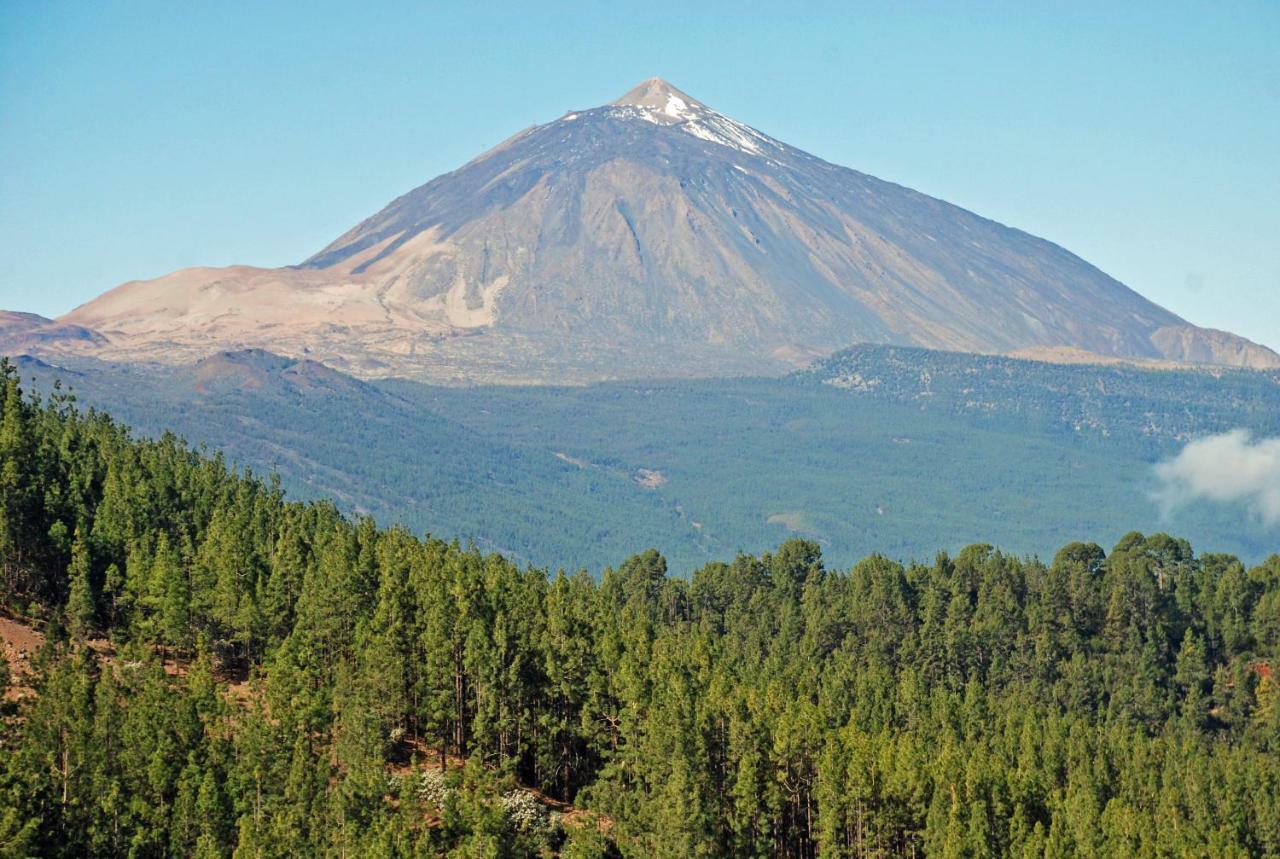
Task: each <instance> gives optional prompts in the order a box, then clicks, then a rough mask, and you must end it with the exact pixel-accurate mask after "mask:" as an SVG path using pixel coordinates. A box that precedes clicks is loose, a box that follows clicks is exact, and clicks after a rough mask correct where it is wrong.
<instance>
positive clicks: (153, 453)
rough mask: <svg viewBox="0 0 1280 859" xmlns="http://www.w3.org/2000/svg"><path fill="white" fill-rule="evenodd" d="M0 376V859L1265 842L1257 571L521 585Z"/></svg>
mask: <svg viewBox="0 0 1280 859" xmlns="http://www.w3.org/2000/svg"><path fill="white" fill-rule="evenodd" d="M0 367H2V369H0V383H2V384H3V392H2V397H0V401H2V403H3V412H2V413H0V605H2V606H3V609H4V610H5V612H6V613H8V614H9V615H10V616H11V617H12V618H15V619H18V620H21V621H22V622H23V623H24V624H26V625H28V626H35V627H39V628H40V629H42V630H43V631H44V633H45V634H46V637H47V641H46V643H45V645H44V646H43V648H41V650H40V651H39V652H38V653H37V654H35V655H34V656H33V658H32V660H31V664H30V665H29V666H27V665H21V666H19V665H14V666H5V667H0V682H3V683H4V684H5V685H6V686H14V687H18V686H21V687H23V688H14V689H11V690H10V694H8V695H6V696H5V701H6V702H7V703H6V704H5V705H4V706H5V710H4V712H3V714H2V715H3V720H4V721H3V727H2V729H0V731H2V733H0V855H2V856H27V855H35V856H66V857H72V856H89V855H92V856H171V855H172V856H200V857H212V856H232V855H234V856H237V857H255V856H286V855H289V856H296V855H301V856H311V855H333V856H418V855H421V856H437V855H457V856H539V855H563V856H574V857H589V856H610V855H621V856H627V857H633V856H634V857H650V856H659V857H688V856H789V857H808V856H817V855H821V856H894V855H917V856H919V855H926V856H943V857H962V856H990V855H1017V856H1054V857H1068V856H1117V857H1120V856H1136V855H1170V856H1173V855H1213V856H1268V855H1270V856H1274V855H1278V854H1280V685H1278V684H1277V676H1276V675H1275V674H1274V673H1273V672H1274V669H1275V668H1276V667H1277V666H1278V665H1280V556H1273V557H1271V558H1270V559H1269V560H1267V561H1266V562H1265V563H1262V564H1260V565H1258V566H1255V567H1253V568H1252V569H1249V568H1247V567H1246V566H1245V565H1244V564H1242V563H1240V562H1239V561H1238V560H1236V559H1235V558H1233V557H1230V556H1226V555H1219V554H1206V555H1200V556H1196V555H1195V554H1193V552H1192V550H1191V547H1190V546H1189V545H1188V544H1187V543H1186V542H1185V541H1181V540H1178V539H1174V538H1171V537H1168V536H1165V535H1162V534H1160V535H1155V536H1143V535H1141V534H1137V533H1134V534H1130V535H1128V536H1126V537H1124V538H1123V539H1122V540H1120V542H1119V543H1118V544H1117V545H1116V546H1115V547H1114V548H1113V549H1112V550H1111V552H1110V553H1109V554H1104V552H1103V550H1102V549H1100V548H1099V547H1098V546H1096V545H1092V544H1085V543H1075V544H1071V545H1068V546H1066V547H1064V548H1063V549H1062V550H1061V551H1059V552H1058V553H1057V555H1056V557H1055V558H1054V559H1053V561H1052V563H1050V564H1043V563H1041V562H1039V561H1036V560H1029V559H1023V558H1017V557H1013V556H1010V555H1007V554H1002V553H1000V552H998V551H996V550H994V549H992V548H991V547H989V546H985V545H977V546H971V547H969V548H967V549H964V550H963V551H960V552H958V553H956V554H955V555H954V557H951V556H947V555H939V556H938V557H937V558H936V560H935V561H934V562H932V563H924V564H911V565H905V566H904V565H903V564H901V563H898V562H895V561H891V560H888V559H886V558H885V557H882V556H872V557H869V558H866V559H865V560H862V561H861V562H859V563H857V564H856V565H854V566H852V568H851V569H848V570H847V571H846V570H838V569H829V568H828V567H827V566H826V565H825V564H824V562H823V558H822V555H821V552H820V549H819V546H818V545H817V544H816V543H814V542H811V541H806V540H791V541H789V542H786V543H784V544H782V545H781V546H780V547H779V548H778V549H777V550H776V551H771V552H768V553H764V554H762V555H759V556H751V555H739V556H738V557H736V558H732V559H731V560H728V561H727V562H723V563H722V562H713V563H708V564H705V565H703V566H701V567H700V568H699V569H697V570H696V571H695V572H693V574H692V575H691V576H689V577H687V578H684V577H673V576H669V575H668V574H667V567H666V563H665V561H664V559H663V557H662V556H661V555H660V554H658V553H657V552H656V551H649V552H645V553H642V554H639V555H636V556H634V557H631V558H629V559H627V560H624V561H621V563H619V564H618V565H617V566H616V567H615V568H613V569H608V570H605V571H604V572H603V574H602V575H601V576H599V577H598V578H597V577H595V576H592V575H591V574H589V573H587V572H576V573H570V574H567V575H566V574H562V573H555V574H549V573H548V572H547V571H544V570H541V569H537V568H528V567H520V566H517V565H515V564H514V563H512V562H510V561H508V560H506V559H504V558H503V557H501V556H499V555H496V554H483V553H481V552H480V551H478V550H476V549H472V548H468V547H465V546H461V545H458V544H456V543H446V542H442V541H441V540H439V539H434V538H419V537H417V536H415V535H413V534H411V533H410V532H408V531H407V530H405V529H403V528H390V529H379V528H377V527H376V526H375V525H374V523H373V522H372V521H371V520H368V519H351V518H347V517H345V516H343V515H342V514H340V513H339V512H338V510H337V508H336V507H335V506H334V505H332V504H331V503H327V502H322V501H313V502H306V503H300V502H294V501H290V500H287V499H286V498H285V497H284V495H283V493H282V492H281V490H280V489H279V488H278V486H276V485H275V484H274V483H273V482H272V481H264V480H262V479H260V478H258V477H255V476H253V475H250V474H247V473H242V472H237V471H235V470H232V469H229V468H228V467H227V466H226V465H225V464H224V463H223V462H222V461H221V460H220V459H219V458H216V457H212V458H211V457H209V456H206V455H203V454H200V453H197V452H193V451H192V450H191V449H190V448H189V447H187V446H186V445H184V444H183V443H182V442H180V441H179V440H177V439H176V438H174V437H172V436H166V437H162V438H158V439H151V440H147V439H135V438H133V437H131V435H130V434H129V432H128V431H127V430H125V429H124V428H122V427H121V426H120V425H118V424H116V423H114V422H113V421H112V420H111V419H110V418H108V417H106V416H104V415H102V414H97V413H83V412H80V411H78V410H77V409H76V408H75V406H74V404H73V403H71V402H69V401H68V400H67V399H66V398H65V397H63V396H62V395H60V394H57V393H55V394H53V395H51V396H48V397H45V398H44V399H43V400H37V399H34V398H32V397H30V396H26V395H24V394H23V392H22V391H21V389H20V386H19V383H18V379H17V376H16V373H15V372H14V371H13V369H12V367H11V366H10V365H9V364H8V363H7V362H5V363H3V364H2V365H0ZM726 491H728V489H727V488H726ZM546 560H549V561H554V560H555V559H553V558H548V559H546ZM620 560H621V559H620ZM566 803H571V806H570V805H566Z"/></svg>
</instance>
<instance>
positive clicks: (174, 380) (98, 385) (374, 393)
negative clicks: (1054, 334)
mask: <svg viewBox="0 0 1280 859" xmlns="http://www.w3.org/2000/svg"><path fill="white" fill-rule="evenodd" d="M67 363H68V365H69V366H63V367H61V368H55V367H50V366H48V365H46V364H38V363H35V362H33V361H30V360H23V361H20V364H19V367H20V370H21V375H22V377H23V379H24V380H25V379H29V378H32V377H35V378H37V379H38V380H39V386H40V387H41V388H42V389H44V390H48V389H49V388H50V387H51V386H52V384H53V381H54V380H55V379H59V378H60V379H62V380H63V382H64V383H65V384H67V385H69V386H71V387H72V388H73V389H74V390H75V392H76V394H77V396H78V397H79V398H80V400H81V403H82V404H84V405H92V406H95V407H98V408H102V409H110V410H111V411H112V412H113V413H115V414H117V415H118V416H120V417H121V418H122V419H125V420H128V421H129V422H131V423H134V424H135V425H136V426H137V427H138V429H139V430H140V431H144V432H148V433H153V434H158V433H160V432H162V431H164V430H166V429H171V430H174V431H176V432H178V433H180V434H182V435H184V436H186V437H187V438H189V439H190V440H192V441H193V442H198V443H202V444H207V445H209V446H211V447H212V448H214V449H218V450H223V451H225V452H226V454H227V456H228V457H230V458H231V459H233V460H235V461H238V462H240V463H243V464H247V465H252V466H253V468H254V470H255V471H258V472H259V473H262V472H264V471H266V470H276V471H278V472H279V473H280V475H281V478H282V481H283V485H284V487H285V488H286V489H288V490H289V492H290V493H291V494H294V495H295V496H298V495H300V496H302V497H316V496H329V497H334V498H337V499H338V500H339V502H340V503H341V504H342V506H343V508H344V509H346V510H348V511H367V512H370V513H373V514H375V515H376V516H377V518H378V519H379V521H381V522H402V523H404V524H406V525H408V526H410V527H411V528H412V529H413V530H415V531H420V530H423V529H425V530H429V531H431V532H432V533H435V534H449V535H458V536H459V537H461V538H463V539H468V538H474V539H475V540H477V541H478V542H479V543H480V545H482V546H484V547H486V548H496V549H501V550H502V551H503V552H504V553H506V554H508V555H509V556H511V557H514V558H517V559H520V560H522V561H536V562H538V563H546V564H550V565H552V566H557V565H560V564H564V565H565V566H567V567H570V568H574V567H576V566H578V565H585V566H587V567H588V568H589V569H593V570H599V569H600V568H601V567H603V565H605V564H607V563H614V562H616V560H617V558H618V557H620V556H622V557H625V556H626V555H628V554H631V553H634V552H638V551H642V550H643V549H645V548H648V547H650V546H662V547H663V548H664V552H665V553H666V554H667V557H668V558H669V559H670V561H671V562H672V565H673V569H675V570H679V571H687V570H690V569H692V568H693V567H695V566H698V565H700V564H702V563H704V562H706V561H707V560H708V559H710V558H715V557H728V556H731V555H733V554H734V552H736V551H737V550H744V551H760V550H763V549H765V548H767V547H768V546H770V545H772V544H775V543H777V542H779V541H781V540H783V539H785V538H786V536H787V535H788V534H803V535H806V536H809V537H812V538H814V539H817V540H819V541H820V542H821V543H822V545H823V550H824V553H826V554H827V556H828V558H829V559H830V560H831V561H832V562H833V563H834V564H837V565H843V564H847V563H851V562H853V561H854V560H855V559H857V558H858V557H861V556H862V555H864V554H866V553H867V552H870V551H880V552H887V553H889V554H890V555H892V556H895V557H899V558H904V559H905V558H911V557H917V558H924V557H931V556H932V555H933V553H934V552H935V551H937V550H938V549H939V548H949V549H958V548H960V547H961V546H963V545H965V544H966V543H968V542H972V541H973V540H977V539H983V540H990V541H993V542H995V543H996V544H998V545H1000V546H1001V547H1002V548H1004V549H1006V550H1008V551H1012V552H1016V553H1022V552H1040V553H1045V552H1051V551H1052V550H1053V549H1054V548H1055V547H1056V546H1058V545H1060V544H1061V543H1062V542H1063V541H1065V540H1067V539H1072V538H1075V539H1090V540H1097V541H1098V542H1100V543H1103V544H1108V545H1109V544H1110V543H1112V542H1114V541H1115V540H1117V539H1119V538H1120V536H1121V535H1122V534H1123V533H1124V532H1125V531H1127V530H1129V529H1130V528H1135V527H1136V528H1139V529H1141V530H1145V531H1160V530H1169V529H1172V530H1176V531H1178V532H1179V533H1184V534H1187V535H1188V536H1189V537H1191V538H1194V539H1195V541H1196V542H1197V543H1199V544H1201V545H1203V546H1205V547H1206V548H1207V549H1212V550H1214V551H1219V550H1220V551H1231V552H1234V553H1237V554H1240V555H1241V556H1243V557H1245V558H1249V559H1252V560H1257V559H1260V558H1262V557H1265V556H1266V555H1267V554H1269V553H1271V552H1274V551H1275V549H1276V545H1277V540H1278V539H1280V531H1277V529H1276V528H1275V527H1274V526H1269V525H1268V524H1267V523H1266V522H1265V521H1262V520H1260V519H1258V518H1257V517H1255V516H1251V515H1250V513H1249V511H1248V510H1245V509H1242V508H1241V507H1239V506H1238V505H1229V504H1221V505H1220V504H1207V503H1206V504H1195V505H1189V506H1186V507H1184V508H1179V509H1177V510H1174V511H1170V513H1169V515H1170V518H1166V517H1165V515H1164V514H1163V512H1162V509H1161V507H1160V505H1159V504H1158V503H1157V502H1156V501H1155V500H1154V499H1153V497H1152V495H1151V493H1152V492H1153V490H1155V489H1156V488H1157V481H1156V478H1155V474H1154V472H1153V470H1152V464H1153V463H1154V462H1157V461H1160V460H1163V459H1166V458H1168V457H1171V456H1173V455H1175V454H1176V453H1177V452H1178V451H1179V450H1181V449H1182V446H1183V445H1184V444H1185V443H1186V442H1187V441H1188V440H1190V439H1195V438H1201V437H1204V436H1206V435H1210V434H1215V433H1221V432H1224V431H1227V430H1232V429H1237V428H1247V429H1249V430H1250V431H1252V432H1253V433H1254V434H1255V435H1256V436H1257V437H1259V438H1268V437H1275V436H1277V435H1280V373H1277V372H1272V373H1257V372H1244V371H1229V370H1220V369H1201V370H1191V371H1188V370H1173V371H1166V370H1162V371H1150V370H1138V369H1134V368H1132V367H1096V366H1062V365H1053V364H1045V363H1037V362H1031V361H1018V360H1012V359H1007V358H1000V357H992V356H972V355H961V354H955V353H941V352H929V351H924V350H920V349H915V348H904V347H897V346H862V347H857V348H855V349H850V350H845V351H843V352H841V353H839V354H837V355H835V356H833V357H832V358H831V359H830V360H828V361H825V362H822V363H820V364H816V365H815V366H813V367H812V368H810V369H809V370H806V371H804V372H801V373H796V374H793V375H790V376H787V377H784V378H763V379H732V380H724V379H707V380H667V381H659V382H643V383H634V382H612V383H604V384H597V385H585V386H572V387H550V386H540V387H518V386H485V387H480V386H471V387H455V386H432V385H423V384H421V383H416V382H408V381H403V380H385V381H378V382H363V381H358V380H355V379H353V378H351V377H349V376H345V375H343V374H340V373H336V372H334V371H332V370H329V369H327V368H324V367H321V366H320V365H318V364H314V363H313V362H309V361H293V360H289V359H284V358H280V357H279V356H274V355H270V354H268V353H262V352H240V353H228V354H221V353H220V354H217V355H214V356H211V357H210V358H208V359H205V360H202V361H200V362H197V363H196V364H194V365H189V366H177V367H150V368H148V367H145V366H143V365H127V364H126V365H108V364H104V363H102V362H96V361H84V360H69V361H68V362H67Z"/></svg>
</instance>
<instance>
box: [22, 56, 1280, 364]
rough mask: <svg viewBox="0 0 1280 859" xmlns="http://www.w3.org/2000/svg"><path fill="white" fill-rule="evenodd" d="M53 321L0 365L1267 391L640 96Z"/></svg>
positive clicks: (699, 116)
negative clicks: (237, 261) (874, 373)
mask: <svg viewBox="0 0 1280 859" xmlns="http://www.w3.org/2000/svg"><path fill="white" fill-rule="evenodd" d="M59 322H60V323H62V324H64V325H74V326H77V327H78V328H77V330H81V331H92V332H95V334H94V336H93V337H88V338H81V339H74V338H72V339H67V338H54V339H50V340H44V341H40V342H38V343H31V342H27V341H22V342H23V343H24V344H25V346H27V347H30V348H33V349H35V350H37V351H41V352H42V353H43V354H51V353H52V354H78V355H92V356H97V357H101V358H104V359H109V360H120V359H124V360H150V361H166V362H183V361H190V360H192V359H194V358H197V357H203V356H205V355H207V354H210V353H211V352H215V351H221V350H228V349H242V348H262V349H267V350H270V351H273V352H276V353H281V354H288V355H291V356H294V357H299V358H301V357H306V358H314V359H317V360H321V361H323V362H325V363H326V364H329V365H330V366H333V367H336V368H339V369H342V370H345V371H348V372H351V373H354V374H356V375H359V376H364V377H388V376H402V377H410V378H414V379H418V380H425V381H432V382H444V383H457V382H486V381H501V382H509V383H510V382H514V383H524V382H529V383H544V384H545V383H582V382H588V381H593V380H600V379H611V378H648V377H707V376H733V375H743V374H766V373H769V374H772V373H782V372H785V371H787V370H790V369H794V368H797V367H801V366H804V365H805V364H807V363H808V362H809V361H810V360H811V359H813V358H815V357H819V356H822V355H826V354H829V353H831V352H833V351H835V350H837V349H840V348H843V347H847V346H849V345H851V344H855V343H887V344H898V345H914V346H921V347H928V348H933V349H944V350H950V351H961V352H972V353H1006V352H1011V351H1015V350H1024V349H1038V350H1045V351H1044V352H1043V354H1046V355H1051V354H1054V350H1059V351H1061V350H1071V351H1072V354H1078V353H1080V352H1084V353H1088V354H1091V355H1098V356H1121V357H1127V358H1137V359H1161V360H1172V361H1177V362H1196V363H1208V364H1223V365H1232V366H1240V367H1253V368H1276V367H1280V356H1277V355H1276V354H1275V353H1274V352H1272V351H1270V350H1269V349H1266V348H1265V347H1262V346H1259V345H1257V344H1254V343H1251V342H1249V341H1247V340H1244V339H1243V338H1240V337H1236V336H1234V335H1231V334H1228V333H1225V332H1218V331H1210V330H1206V329H1202V328H1198V327H1196V326H1194V325H1192V324H1190V323H1188V322H1187V321H1185V320H1183V319H1181V318H1179V317H1178V316H1176V315H1174V314H1173V313H1170V312H1169V311H1167V310H1165V309H1163V308H1161V307H1159V306H1157V305H1155V304H1153V303H1152V302H1150V301H1148V300H1146V299H1145V298H1143V297H1142V296H1140V295H1138V294H1137V293H1135V292H1134V291H1132V290H1131V289H1129V288H1127V287H1126V286H1124V285H1123V284H1121V283H1119V282H1117V281H1116V280H1115V279H1113V278H1111V277H1109V276H1108V275H1106V274H1105V273H1103V272H1101V271H1099V270H1098V269H1097V268H1095V267H1094V266H1092V265H1090V264H1089V263H1087V262H1085V261H1084V260H1082V259H1080V258H1079V257H1077V256H1075V255H1074V254H1072V253H1070V252H1068V251H1066V250H1064V249H1063V248H1061V247H1059V246H1057V245H1055V244H1053V243H1051V242H1049V241H1046V240H1044V239H1040V238H1037V237H1035V236H1031V235H1028V234H1027V233H1024V232H1022V231H1020V230H1017V229H1012V228H1010V227H1006V226H1004V225H1002V224H998V223H996V222H994V221H991V220H988V219H986V218H983V217H980V216H978V215H975V214H973V213H972V212H968V211H965V210H964V209H961V208H959V207H957V206H953V205H950V204H948V203H945V202H943V201H941V200H937V199H935V198H932V197H929V196H926V195H924V194H922V193H919V192H917V191H913V190H911V189H908V188H904V187H902V186H900V185H896V184H893V183H891V182H885V181H883V180H880V179H877V178H875V177H872V176H868V175H866V174H864V173H859V172H857V171H855V170H851V169H848V168H845V167H840V166H837V165H834V164H830V163H828V162H826V161H823V160H821V159H820V158H817V157H814V156H813V155H810V154H808V153H805V152H802V151H800V150H798V149H796V148H794V147H791V146H788V145H787V144H785V143H782V142H781V141H779V140H776V139H775V138H773V137H770V136H768V135H766V134H763V133H761V132H759V131H757V130H755V129H753V128H751V127H750V126H748V125H745V124H744V123H741V122H739V121H737V120H734V119H731V118H729V117H727V116H724V115H723V114H720V113H718V112H716V111H715V110H713V109H711V108H710V107H708V106H706V105H705V104H703V103H701V102H700V101H698V100H697V99H694V98H692V97H691V96H689V95H687V94H685V93H683V92H681V91H680V90H678V89H676V88H675V87H673V86H672V85H670V84H668V83H667V82H665V81H662V80H660V79H656V78H655V79H653V80H649V81H646V82H644V83H642V84H640V85H639V86H637V87H636V88H635V89H633V90H631V91H630V92H628V93H627V94H626V95H624V96H623V97H622V98H620V99H618V100H617V101H615V102H613V103H611V104H607V105H603V106H600V107H596V108H591V109H586V110H580V111H574V112H571V113H568V114H566V115H564V116H562V117H560V118H559V119H557V120H555V121H553V122H549V123H547V124H545V125H538V126H535V127H532V128H529V129H526V130H525V131H523V132H520V133H519V134H517V135H515V136H514V137H512V138H511V139H509V140H507V141H506V142H504V143H502V144H501V145H499V146H497V147H495V148H494V149H492V150H490V151H488V152H486V153H485V154H483V155H481V156H480V157H478V158H476V159H475V160H474V161H472V162H470V163H468V164H466V165H464V166H463V167H461V168H459V169H458V170H455V171H453V172H451V173H448V174H445V175H443V176H440V177H437V178H436V179H433V180H432V181H430V182H428V183H427V184H425V185H423V186H421V187H420V188H417V189H415V190H413V191H410V192H409V193H407V194H405V195H404V196H402V197H399V198H398V199H396V200H394V201H392V202H391V203H390V204H389V205H388V206H387V207H386V208H384V209H383V210H382V211H380V212H378V213H376V214H374V215H372V216H371V217H369V218H367V219H365V220H364V221H362V222H361V223H359V224H357V225H356V226H355V227H353V228H352V229H350V230H348V231H347V232H346V233H344V234H343V235H342V236H340V237H338V238H337V239H335V240H334V241H333V242H331V243H330V244H329V245H327V246H326V247H324V248H323V249H322V250H320V251H319V252H318V253H316V254H315V255H313V256H312V257H310V258H309V259H307V260H305V261H303V262H302V263H301V264H300V265H298V266H291V267H286V268H280V269H261V268H253V267H248V266H232V267H229V268H193V269H185V270H183V271H179V272H175V273H173V274H170V275H167V276H165V277H161V278H158V279H156V280H150V281H136V282H132V283H127V284H124V285H123V286H120V287H118V288H116V289H114V290H112V291H110V292H108V293H106V294H104V295H103V296H101V297H99V298H97V299H95V300H93V301H91V302H89V303H88V304H86V305H84V306H82V307H79V308H77V309H75V310H74V311H72V312H71V313H69V314H67V315H66V316H64V317H62V319H61V320H59ZM5 345H6V341H5V340H4V339H3V337H2V336H0V348H3V347H5ZM9 351H15V350H14V349H12V348H10V349H9Z"/></svg>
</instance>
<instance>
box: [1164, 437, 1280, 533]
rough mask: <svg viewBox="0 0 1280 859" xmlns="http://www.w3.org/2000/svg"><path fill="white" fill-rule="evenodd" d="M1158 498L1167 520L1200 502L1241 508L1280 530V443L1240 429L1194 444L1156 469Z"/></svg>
mask: <svg viewBox="0 0 1280 859" xmlns="http://www.w3.org/2000/svg"><path fill="white" fill-rule="evenodd" d="M1156 477H1157V478H1158V479H1159V480H1160V488H1159V489H1158V490H1157V491H1156V493H1155V498H1156V501H1158V502H1159V503H1160V505H1161V507H1162V508H1163V510H1164V511H1165V513H1166V515H1167V514H1168V513H1170V512H1172V511H1173V510H1174V509H1176V508H1178V507H1182V506H1184V505H1187V504H1191V503H1193V502H1195V501H1201V500H1205V501H1216V502H1220V503H1241V504H1244V505H1245V506H1246V507H1248V509H1249V510H1250V512H1251V513H1253V515H1255V516H1257V517H1258V518H1259V519H1261V520H1262V522H1263V523H1264V524H1266V525H1280V438H1269V439H1258V440H1257V441H1254V440H1253V436H1252V434H1251V433H1250V432H1249V430H1245V429H1236V430H1232V431H1231V432H1225V433H1222V434H1221V435H1213V436H1208V437H1207V438H1202V439H1198V440H1196V441H1193V442H1191V443H1189V444H1188V445H1187V446H1186V447H1184V448H1183V449H1182V451H1181V452H1180V453H1179V454H1178V455H1177V456H1175V457H1174V458H1173V459H1169V460H1165V461H1164V462H1161V463H1159V464H1157V465H1156Z"/></svg>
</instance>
